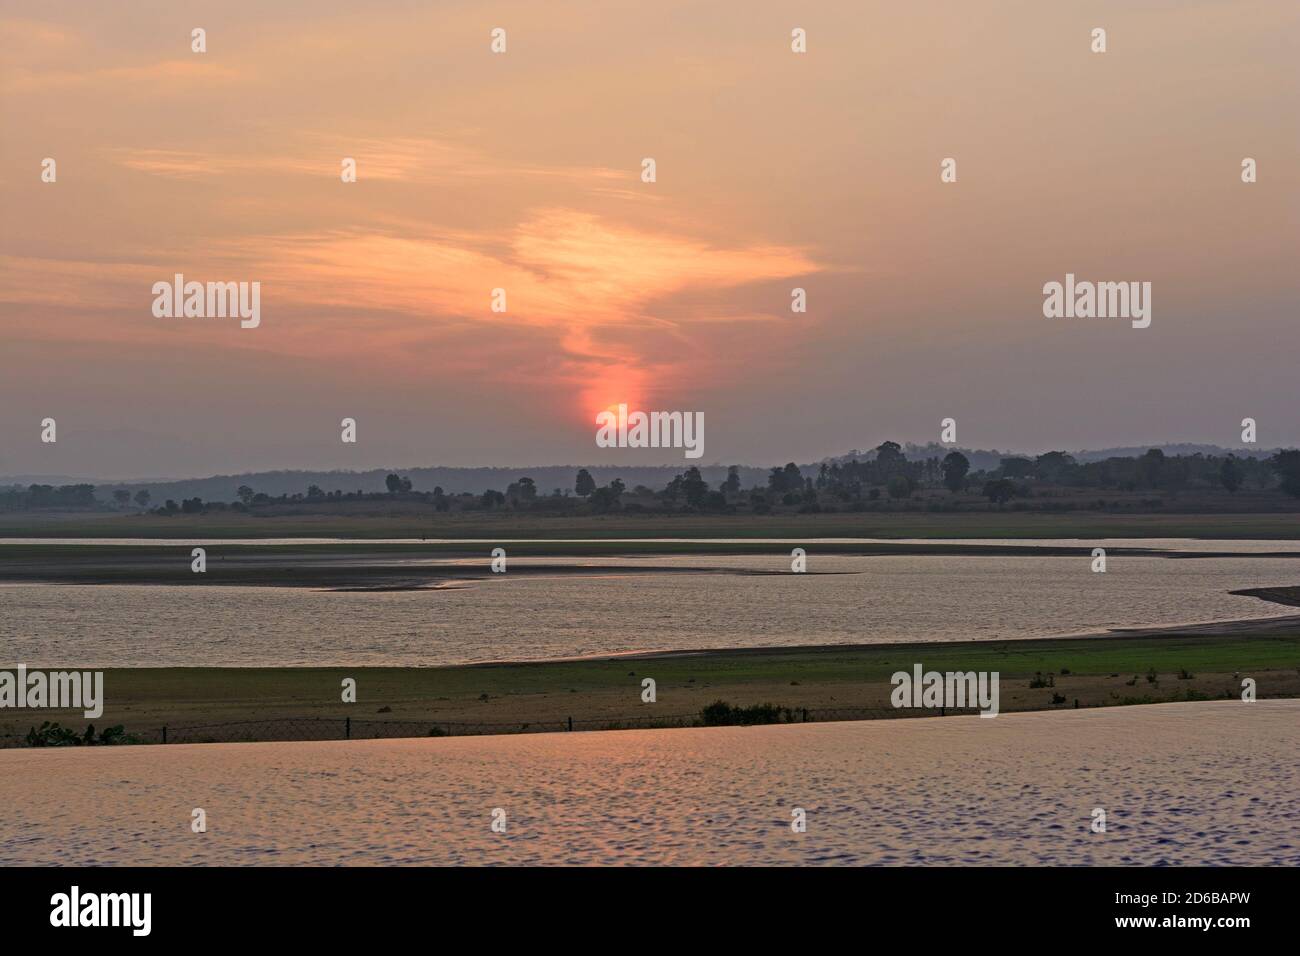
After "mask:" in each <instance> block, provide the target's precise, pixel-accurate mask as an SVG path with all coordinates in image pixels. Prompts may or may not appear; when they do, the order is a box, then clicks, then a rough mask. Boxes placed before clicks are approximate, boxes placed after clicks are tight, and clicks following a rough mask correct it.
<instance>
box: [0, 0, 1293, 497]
mask: <svg viewBox="0 0 1300 956" xmlns="http://www.w3.org/2000/svg"><path fill="white" fill-rule="evenodd" d="M804 7H806V5H796V4H790V3H779V2H762V0H749V2H736V3H729V2H720V3H709V4H701V3H686V2H664V0H656V3H654V4H653V5H652V9H653V13H651V12H648V5H647V4H645V3H620V2H606V3H567V2H555V0H548V2H546V3H535V2H534V3H485V2H472V3H471V2H464V3H433V4H412V3H383V2H378V3H366V4H355V5H354V4H345V3H332V2H324V3H317V2H312V3H306V2H303V3H291V2H286V3H276V4H253V3H232V4H226V5H220V6H213V5H210V4H188V3H184V2H179V3H178V2H167V3H163V2H156V3H155V2H137V3H132V4H130V5H125V6H116V5H115V6H114V7H113V8H111V9H110V8H108V7H106V6H104V5H102V4H92V3H82V4H67V5H64V4H58V5H51V6H50V7H48V8H42V7H38V6H33V5H18V4H4V5H2V6H0V11H3V14H2V16H3V19H0V49H2V50H3V57H2V58H0V62H2V64H3V65H2V66H0V118H2V119H3V126H4V130H5V135H4V137H3V139H2V140H0V200H2V201H3V209H4V228H3V232H2V233H0V332H2V333H3V341H4V356H3V359H2V361H3V373H4V374H3V376H0V432H2V433H3V434H4V436H5V441H4V442H3V444H2V445H0V475H5V474H25V473H49V474H55V473H61V474H89V475H99V476H102V477H108V476H124V477H125V476H133V475H142V476H143V475H149V476H154V475H186V474H200V473H209V472H217V471H227V472H229V471H236V470H245V469H253V468H273V467H381V466H401V465H416V464H434V463H437V464H520V465H523V464H547V463H568V462H583V461H595V460H597V459H598V451H597V449H596V448H595V447H594V441H593V435H594V425H593V422H592V416H593V415H594V413H595V411H597V410H599V409H602V408H605V407H607V406H608V405H610V404H614V403H618V402H628V403H629V404H631V405H633V406H634V407H638V406H639V407H644V408H654V409H666V410H667V409H682V410H693V411H702V412H704V414H705V416H706V418H708V419H709V428H708V442H709V444H708V446H707V447H706V451H705V459H704V460H705V461H707V462H712V461H746V462H752V463H755V464H766V463H771V462H774V461H784V460H788V459H790V458H795V459H799V460H809V459H812V458H816V457H820V456H821V455H825V454H834V453H842V452H844V451H847V450H848V449H849V448H853V447H858V448H865V447H870V446H872V445H874V444H877V443H878V442H879V441H882V440H884V439H886V438H895V439H897V440H900V441H904V440H917V441H927V440H932V439H935V438H937V436H938V428H939V424H938V423H939V420H940V419H941V418H943V417H946V416H948V415H952V416H955V417H956V418H957V420H958V429H959V431H958V437H959V441H960V442H961V443H962V444H964V445H970V446H981V447H999V448H1014V449H1018V450H1043V449H1045V448H1048V447H1068V448H1080V447H1102V446H1106V445H1115V444H1129V443H1137V442H1144V441H1166V440H1170V441H1172V440H1196V441H1207V442H1215V443H1219V444H1225V445H1227V444H1236V436H1237V432H1238V431H1239V429H1238V428H1237V427H1236V423H1237V422H1239V421H1240V419H1241V418H1242V417H1244V416H1247V415H1249V416H1252V417H1255V418H1256V419H1258V420H1259V422H1260V433H1261V434H1260V440H1261V442H1262V443H1263V444H1266V445H1275V444H1284V443H1291V444H1294V443H1295V442H1296V441H1297V440H1300V423H1297V421H1296V416H1295V414H1294V409H1295V403H1296V398H1297V394H1296V393H1297V390H1296V387H1295V369H1294V365H1295V358H1294V356H1295V355H1296V354H1297V351H1298V350H1297V349H1296V347H1295V346H1296V343H1297V332H1296V319H1297V304H1300V292H1298V290H1297V279H1296V276H1295V271H1296V270H1295V268H1294V259H1295V253H1296V249H1297V241H1296V240H1297V238H1300V227H1298V226H1297V222H1298V221H1300V220H1298V219H1297V215H1296V214H1297V212H1298V211H1300V205H1298V204H1297V175H1296V169H1297V162H1296V161H1297V159H1298V158H1300V157H1297V139H1296V136H1295V131H1294V120H1295V116H1296V115H1300V110H1298V109H1297V106H1300V79H1298V77H1300V71H1297V70H1296V68H1295V52H1296V41H1295V37H1296V36H1297V29H1298V28H1300V13H1298V10H1300V7H1298V6H1297V5H1296V4H1294V3H1292V2H1282V0H1277V2H1257V0H1238V2H1231V3H1229V2H1173V0H1167V2H1166V0H1161V2H1156V0H1150V2H1141V0H1128V2H1114V3H1105V2H1097V3H1086V4H1085V3H1069V2H1063V3H1050V4H1048V3H1041V2H1029V0H1025V2H971V0H963V2H932V3H926V4H915V5H911V4H897V3H891V4H886V3H880V4H876V3H864V2H855V3H847V2H844V3H833V2H826V3H820V4H817V5H816V6H815V9H812V10H807V9H804ZM496 26H500V27H504V28H505V29H506V30H507V38H508V49H507V52H506V53H505V54H501V55H493V54H492V53H491V52H490V51H489V32H490V30H491V29H492V28H493V27H496ZM795 26H799V27H803V28H805V29H806V30H807V31H808V38H809V39H808V46H809V50H808V53H807V54H804V55H796V54H793V53H791V51H790V48H789V37H790V30H791V28H792V27H795ZM1094 26H1103V27H1105V28H1106V29H1107V30H1108V41H1109V46H1110V50H1109V52H1108V53H1106V54H1104V55H1096V54H1092V53H1090V51H1089V49H1088V45H1089V32H1090V30H1091V29H1092V28H1093V27H1094ZM194 27H203V28H204V29H205V30H206V31H207V46H208V51H207V52H206V53H203V54H195V53H192V52H191V51H190V31H191V30H192V29H193V28H194ZM47 156H49V157H54V158H55V159H56V160H57V163H58V181H57V183H54V184H48V183H42V182H41V181H40V163H41V160H42V159H43V158H44V157H47ZM345 156H351V157H354V158H355V159H356V160H357V165H358V180H359V181H358V182H357V183H355V184H344V183H342V182H340V178H339V170H340V161H341V159H342V158H343V157H345ZM946 156H953V157H955V158H956V159H957V161H958V173H959V175H958V182H957V183H955V184H950V185H944V184H941V183H940V182H939V176H938V164H939V161H940V160H941V159H942V158H943V157H946ZM1243 156H1252V157H1255V158H1256V159H1257V160H1258V162H1259V168H1260V180H1259V182H1258V183H1256V184H1253V185H1250V186H1245V185H1243V184H1242V183H1241V182H1240V179H1239V167H1240V161H1241V158H1242V157H1243ZM643 157H654V158H655V160H656V162H657V166H658V170H657V171H658V181H657V182H655V183H653V184H647V183H643V182H641V180H640V175H639V174H640V169H641V160H642V158H643ZM177 272H181V273H183V274H184V275H185V276H186V278H187V279H196V280H199V281H208V280H214V281H216V280H220V281H241V280H242V281H254V280H255V281H259V282H261V283H262V322H261V325H260V327H259V328H257V329H250V330H241V329H240V328H239V326H238V323H237V322H229V321H222V320H199V319H191V320H181V319H158V318H155V317H154V316H153V315H152V313H151V310H150V305H151V303H152V295H151V293H150V288H151V286H152V284H153V283H154V282H156V281H159V280H165V281H170V279H171V277H172V275H173V274H174V273H177ZM1066 272H1074V273H1076V274H1078V275H1080V276H1081V277H1088V278H1094V279H1112V280H1129V279H1132V280H1146V281H1151V282H1152V284H1153V288H1154V294H1153V299H1154V320H1153V323H1152V326H1151V328H1150V329H1146V330H1142V331H1137V330H1132V329H1130V328H1128V327H1127V325H1126V324H1125V323H1120V322H1110V323H1107V322H1104V321H1094V322H1091V323H1089V322H1086V321H1078V322H1064V321H1057V322H1052V321H1050V320H1047V319H1044V318H1043V316H1042V312H1041V305H1042V295H1041V291H1040V290H1041V287H1042V285H1043V283H1044V282H1048V281H1052V280H1060V279H1062V278H1063V276H1064V275H1065V273H1066ZM795 286H800V287H804V288H806V289H807V290H808V301H809V310H808V312H807V313H806V314H792V313H791V311H790V308H789V303H790V290H791V288H793V287H795ZM498 287H500V288H504V289H505V290H506V293H507V298H508V311H507V312H506V313H505V314H497V313H493V312H492V311H491V309H490V302H491V294H492V290H493V289H494V288H498ZM46 416H53V417H56V418H57V419H58V421H59V428H60V441H59V443H58V444H57V446H49V445H41V444H40V443H39V421H40V419H42V418H44V417H46ZM345 416H350V417H355V418H356V419H357V420H358V422H359V423H360V427H359V432H360V437H361V441H360V443H359V444H358V445H357V446H355V447H350V446H341V444H340V443H339V442H338V428H337V425H338V421H339V419H341V418H342V417H345ZM606 454H617V455H623V456H626V457H624V458H620V459H616V460H628V461H632V460H638V461H647V462H649V461H654V460H662V461H664V462H678V461H680V453H677V454H674V453H672V452H655V453H650V452H646V453H643V455H644V457H641V456H638V455H635V454H633V453H630V452H607V451H603V450H602V451H600V452H599V455H606ZM602 460H603V459H602Z"/></svg>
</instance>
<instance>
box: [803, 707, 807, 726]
mask: <svg viewBox="0 0 1300 956" xmlns="http://www.w3.org/2000/svg"><path fill="white" fill-rule="evenodd" d="M803 722H804V723H805V724H806V723H808V708H807V707H805V708H804V709H803Z"/></svg>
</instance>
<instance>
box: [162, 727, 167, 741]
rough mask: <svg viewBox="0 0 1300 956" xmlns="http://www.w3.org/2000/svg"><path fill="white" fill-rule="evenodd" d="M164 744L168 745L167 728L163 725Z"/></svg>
mask: <svg viewBox="0 0 1300 956" xmlns="http://www.w3.org/2000/svg"><path fill="white" fill-rule="evenodd" d="M163 743H167V727H166V725H165V724H164V725H163Z"/></svg>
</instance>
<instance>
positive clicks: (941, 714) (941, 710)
mask: <svg viewBox="0 0 1300 956" xmlns="http://www.w3.org/2000/svg"><path fill="white" fill-rule="evenodd" d="M945 709H946V708H943V707H940V708H939V716H940V717H946V716H948V715H947V714H945V713H944V710H945Z"/></svg>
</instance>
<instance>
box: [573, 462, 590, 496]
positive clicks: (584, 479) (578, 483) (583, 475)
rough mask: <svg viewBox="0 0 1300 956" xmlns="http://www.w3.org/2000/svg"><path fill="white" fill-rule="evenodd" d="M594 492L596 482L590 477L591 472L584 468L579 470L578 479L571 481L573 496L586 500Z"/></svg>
mask: <svg viewBox="0 0 1300 956" xmlns="http://www.w3.org/2000/svg"><path fill="white" fill-rule="evenodd" d="M595 490H596V480H595V479H594V478H592V477H591V472H589V471H587V469H586V468H582V469H579V471H578V477H577V478H575V479H574V481H573V492H574V494H577V495H581V496H582V497H583V498H586V497H587V496H588V495H590V494H591V493H592V492H593V491H595Z"/></svg>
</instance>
